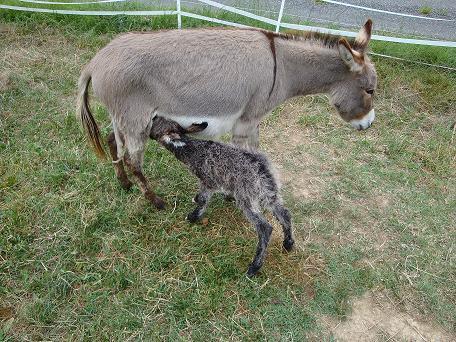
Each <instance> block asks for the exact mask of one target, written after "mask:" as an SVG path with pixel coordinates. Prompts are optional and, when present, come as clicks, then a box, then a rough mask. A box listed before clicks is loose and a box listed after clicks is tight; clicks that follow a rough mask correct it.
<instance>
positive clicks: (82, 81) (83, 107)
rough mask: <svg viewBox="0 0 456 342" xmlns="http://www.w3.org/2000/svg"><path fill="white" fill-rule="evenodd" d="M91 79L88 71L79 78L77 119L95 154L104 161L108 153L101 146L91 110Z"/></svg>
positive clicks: (83, 72) (84, 71) (98, 131)
mask: <svg viewBox="0 0 456 342" xmlns="http://www.w3.org/2000/svg"><path fill="white" fill-rule="evenodd" d="M91 79H92V76H91V75H90V73H89V72H88V71H87V70H83V71H82V74H81V77H79V84H78V105H77V110H76V117H77V118H78V119H79V120H80V122H81V123H82V127H84V130H85V131H86V134H87V137H88V138H89V141H90V143H91V145H92V147H93V148H94V150H95V153H96V154H97V156H98V157H100V158H103V159H104V158H106V153H105V151H104V149H103V146H102V144H101V138H100V130H99V129H98V125H97V123H96V121H95V119H94V118H93V115H92V113H91V112H90V108H89V84H90V80H91Z"/></svg>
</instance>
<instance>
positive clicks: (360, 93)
mask: <svg viewBox="0 0 456 342" xmlns="http://www.w3.org/2000/svg"><path fill="white" fill-rule="evenodd" d="M371 33H372V21H371V20H370V19H369V20H367V22H366V23H365V24H364V26H363V27H362V28H361V30H360V31H359V33H358V35H357V37H356V39H355V41H354V42H353V46H350V43H349V42H348V41H347V40H346V39H345V38H341V39H340V40H339V43H338V49H339V55H340V58H341V59H342V61H343V62H344V64H345V66H346V68H347V73H346V77H345V78H344V79H343V80H342V81H339V82H336V83H335V84H334V85H333V86H332V87H331V89H330V91H329V96H330V100H331V103H332V104H333V105H334V106H335V107H336V109H337V111H338V112H339V114H340V116H341V117H342V119H344V120H345V121H347V122H350V123H351V125H352V126H353V127H354V128H356V129H358V130H362V129H366V128H369V127H370V126H371V125H372V122H373V121H374V119H375V112H374V106H373V96H374V92H375V89H376V87H377V74H376V72H375V67H374V65H373V64H372V63H371V61H370V60H369V57H367V54H366V50H367V45H368V44H369V41H370V38H371Z"/></svg>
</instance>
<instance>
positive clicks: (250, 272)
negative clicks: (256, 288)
mask: <svg viewBox="0 0 456 342" xmlns="http://www.w3.org/2000/svg"><path fill="white" fill-rule="evenodd" d="M260 267H261V266H255V265H252V264H250V266H249V269H248V270H247V277H249V278H252V277H254V276H256V274H257V273H258V270H259V269H260Z"/></svg>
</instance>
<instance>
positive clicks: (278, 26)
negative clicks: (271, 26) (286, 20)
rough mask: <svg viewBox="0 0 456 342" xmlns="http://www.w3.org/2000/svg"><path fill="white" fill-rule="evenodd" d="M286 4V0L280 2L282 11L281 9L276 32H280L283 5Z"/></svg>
mask: <svg viewBox="0 0 456 342" xmlns="http://www.w3.org/2000/svg"><path fill="white" fill-rule="evenodd" d="M284 6H285V0H282V3H281V4H280V11H279V17H278V18H277V26H276V30H275V31H276V33H277V32H279V30H280V22H281V21H282V15H283V7H284Z"/></svg>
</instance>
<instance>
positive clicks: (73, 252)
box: [0, 11, 456, 340]
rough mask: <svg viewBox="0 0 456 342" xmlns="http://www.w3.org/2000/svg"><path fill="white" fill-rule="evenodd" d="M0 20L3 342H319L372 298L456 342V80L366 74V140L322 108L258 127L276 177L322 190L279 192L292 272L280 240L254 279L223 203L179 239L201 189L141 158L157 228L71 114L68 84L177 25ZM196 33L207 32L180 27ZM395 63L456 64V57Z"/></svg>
mask: <svg viewBox="0 0 456 342" xmlns="http://www.w3.org/2000/svg"><path fill="white" fill-rule="evenodd" d="M224 15H225V16H224ZM220 17H221V18H222V19H223V18H225V19H227V20H230V18H229V17H226V14H220ZM231 19H233V18H231ZM0 20H1V22H2V23H4V26H5V28H6V29H7V31H8V32H6V33H0V51H1V52H0V56H2V57H1V58H2V60H1V63H0V105H1V108H0V153H1V157H2V158H0V308H10V309H12V312H13V314H12V316H13V318H9V317H0V320H1V319H2V318H5V320H4V321H3V322H1V323H0V339H6V340H22V339H33V340H42V339H46V340H67V339H85V340H108V339H115V340H125V339H127V338H132V339H140V338H142V339H145V340H152V339H177V340H188V339H193V340H203V339H223V340H227V339H237V340H241V339H242V340H259V339H271V340H292V339H293V340H304V339H314V340H320V339H323V338H329V333H328V331H327V327H325V326H324V324H322V322H321V320H320V318H321V316H322V315H329V316H331V317H335V318H343V317H345V316H346V315H348V314H350V310H351V309H350V300H351V299H352V298H355V297H356V296H358V295H361V294H362V293H364V292H365V291H368V290H383V291H387V292H388V293H390V294H391V296H392V298H394V300H396V301H397V302H398V303H399V302H401V303H407V304H408V305H411V306H413V308H414V309H415V310H416V312H415V313H416V314H417V315H418V317H421V318H422V317H427V318H428V319H431V320H434V321H436V322H438V324H440V325H441V326H442V327H444V328H445V329H447V330H448V331H452V330H454V325H455V323H456V322H455V320H454V312H455V310H456V306H455V296H454V294H455V293H456V289H455V286H454V284H456V279H455V274H454V256H453V253H451V251H452V250H453V251H454V241H455V238H456V236H455V230H454V222H455V220H456V217H455V213H456V192H455V187H454V184H455V180H456V174H455V170H456V168H455V166H456V165H455V162H456V161H455V155H456V147H455V145H456V144H455V143H454V139H456V138H455V132H454V129H452V125H453V124H454V122H455V121H456V113H455V100H454V95H453V94H454V93H455V91H456V79H455V78H456V77H455V74H454V73H447V72H443V71H440V70H436V69H430V68H425V67H419V66H414V65H407V64H401V63H398V62H395V61H389V60H384V59H381V58H374V61H375V62H376V66H377V70H378V73H379V89H378V92H377V95H376V106H377V113H378V115H379V116H378V119H377V121H376V123H375V125H374V127H373V128H372V129H371V130H369V131H367V132H361V133H359V132H354V131H352V130H351V129H350V128H348V127H346V125H345V124H343V123H341V122H340V120H339V119H337V118H336V116H335V115H332V116H328V112H329V111H331V109H330V107H329V105H328V103H327V100H326V99H325V98H324V97H322V96H315V97H306V98H301V99H296V100H293V101H292V102H291V103H289V104H287V105H284V106H281V107H280V108H279V109H278V110H277V111H276V112H275V113H274V114H273V115H272V116H271V117H269V118H268V119H267V120H266V121H265V123H264V125H263V126H262V133H263V136H264V137H265V138H264V140H263V142H262V147H263V148H265V149H267V150H270V151H273V152H274V151H275V152H277V153H274V154H271V157H273V159H274V161H275V163H281V160H280V156H281V155H282V156H283V157H284V158H285V157H286V158H285V159H287V160H286V161H284V162H283V163H282V164H283V165H284V168H285V169H286V170H287V169H288V170H289V171H291V172H293V173H299V172H305V171H311V172H312V174H313V175H315V177H316V180H321V181H322V183H318V184H321V186H319V187H318V190H319V192H318V194H316V195H314V196H311V197H310V198H304V199H303V198H302V197H298V196H296V195H295V194H294V193H293V189H294V188H296V187H299V186H298V185H294V184H293V183H290V184H285V189H284V190H285V191H284V194H285V197H286V203H287V205H288V206H289V207H290V209H291V211H292V214H293V218H294V227H295V233H296V236H297V239H298V241H299V246H298V247H299V248H297V250H296V251H295V252H293V253H291V254H289V255H285V254H283V253H282V252H281V249H280V246H281V242H280V239H279V238H278V237H274V239H273V241H272V244H271V246H270V249H269V253H268V256H267V261H266V264H265V266H264V269H263V271H262V273H261V275H260V276H259V277H257V278H255V279H252V280H249V279H247V278H246V277H245V276H244V271H245V270H246V267H247V265H248V262H249V261H250V258H251V257H252V255H253V252H254V248H255V239H256V237H255V234H254V232H253V231H252V228H251V227H250V226H249V224H248V223H247V222H246V221H245V219H244V218H243V216H242V214H241V213H240V212H239V211H238V210H237V209H236V208H235V206H234V205H233V204H228V205H227V204H226V203H225V202H224V201H223V199H222V198H221V197H216V198H215V199H214V201H213V202H212V203H211V206H210V209H209V212H208V214H207V217H208V218H209V224H208V225H206V226H204V225H189V224H188V223H187V222H186V221H185V219H184V217H185V214H186V213H187V212H188V211H190V209H191V208H192V203H191V202H190V199H191V197H192V195H193V193H194V192H195V191H196V189H197V182H196V179H195V178H194V177H193V176H191V175H190V174H189V173H188V171H187V170H186V169H185V168H184V167H182V165H181V164H179V163H178V162H177V161H176V160H175V159H174V158H173V157H172V156H171V155H170V154H169V153H167V152H166V151H165V150H163V149H161V148H159V147H158V146H157V145H156V144H155V143H153V142H151V144H149V148H148V150H147V153H146V163H145V165H146V174H147V176H148V177H149V178H150V179H151V180H152V181H153V184H154V185H155V187H156V189H157V191H158V193H159V194H160V195H161V196H163V197H164V198H165V200H166V201H167V203H168V204H169V206H168V210H166V211H162V212H157V211H156V210H154V209H153V208H152V207H151V206H150V205H149V204H148V203H147V202H146V201H145V200H144V199H143V198H142V196H141V194H140V193H139V190H138V189H137V188H134V189H133V190H132V191H130V192H126V191H123V190H121V189H120V188H119V185H118V183H117V181H116V179H115V176H114V172H113V170H112V166H111V165H110V164H109V163H103V162H100V161H99V160H97V159H96V158H95V156H94V154H93V153H92V152H91V151H90V150H89V149H88V147H87V145H86V143H85V142H84V140H83V139H82V137H83V134H82V132H81V131H80V128H79V125H78V123H77V122H76V120H75V118H74V115H73V114H74V102H75V93H76V82H77V78H78V75H79V71H80V69H81V67H82V66H83V65H84V64H85V63H86V62H87V61H88V60H89V59H90V58H91V57H92V56H93V55H94V54H95V52H96V51H97V50H98V49H99V48H100V47H102V46H103V45H104V44H106V43H107V42H108V41H109V40H110V39H111V38H112V37H113V36H114V35H116V34H118V33H119V32H123V31H129V30H146V29H160V28H167V27H174V26H175V25H176V18H175V17H174V16H170V17H157V18H152V19H151V18H127V17H124V16H119V17H113V18H93V17H77V16H75V17H67V16H52V15H38V14H24V13H16V12H11V11H2V12H1V13H0ZM245 23H251V24H252V25H253V24H254V23H253V21H246V22H245ZM200 25H209V24H208V23H202V22H200V21H198V20H193V19H187V18H186V19H184V26H185V27H189V26H190V27H196V26H200ZM391 46H392V45H388V44H385V45H383V43H382V44H380V43H376V44H375V45H374V48H375V49H377V50H379V49H381V48H384V49H385V52H391V51H390V49H391V50H394V48H393V47H391ZM399 48H402V50H401V53H403V54H408V53H410V55H413V56H414V57H416V58H420V59H421V60H424V61H434V62H438V63H447V64H451V65H453V63H455V61H454V57H452V56H450V55H451V54H450V50H446V49H437V48H435V49H431V48H424V47H423V48H421V47H420V48H417V49H416V50H408V49H409V47H407V49H404V47H403V46H397V47H396V49H397V51H399ZM413 51H414V52H413ZM93 103H94V108H95V110H94V112H95V114H96V117H97V120H98V122H99V123H100V125H101V127H102V131H103V133H104V134H106V133H107V132H108V131H109V126H108V120H107V115H106V111H105V110H104V109H103V107H101V106H100V105H97V104H96V103H95V102H93ZM289 107H292V108H294V112H293V113H294V114H293V116H291V121H290V122H291V123H292V124H293V125H294V126H293V127H294V128H295V131H294V132H293V133H294V134H297V135H298V136H300V137H301V140H302V139H306V137H310V138H309V139H308V140H309V141H307V140H304V143H302V144H289V147H290V148H289V151H288V152H284V151H280V150H278V149H279V148H280V147H279V146H278V144H277V143H276V142H277V141H282V142H284V143H286V142H287V141H290V139H291V138H292V137H290V136H287V135H284V136H281V135H280V134H285V133H284V132H286V131H285V130H282V129H277V128H278V127H279V128H280V127H282V126H283V122H282V121H281V120H282V118H284V117H285V115H287V114H286V112H287V110H288V108H289ZM281 125H282V126H281ZM274 134H279V135H280V139H279V138H277V139H275V138H274V137H273V135H274ZM279 145H282V144H279ZM287 153H288V154H287ZM305 157H308V158H309V160H313V162H312V163H310V164H309V166H308V167H309V170H307V168H305V167H303V166H302V162H303V160H305ZM303 174H306V175H307V173H303ZM303 178H304V176H303ZM309 187H310V185H309ZM306 237H309V240H306ZM383 240H385V241H386V242H385V243H384V244H383V245H382V246H381V247H378V246H380V245H381V243H382V242H383ZM306 241H307V242H306ZM0 312H1V311H0Z"/></svg>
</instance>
